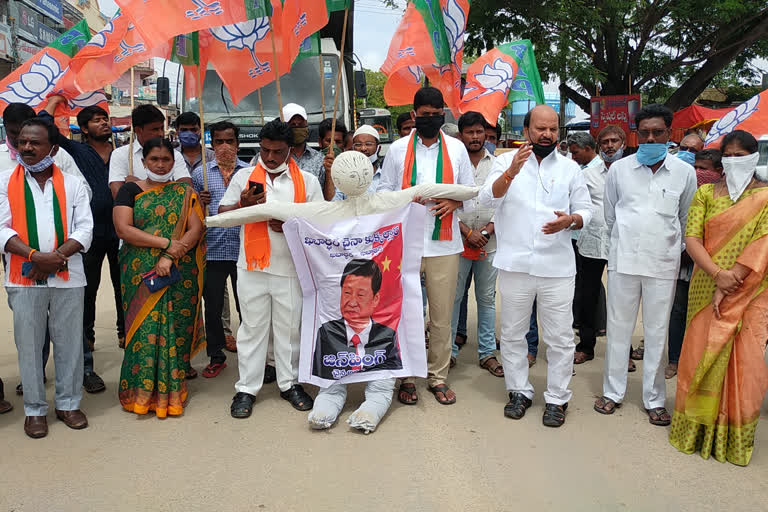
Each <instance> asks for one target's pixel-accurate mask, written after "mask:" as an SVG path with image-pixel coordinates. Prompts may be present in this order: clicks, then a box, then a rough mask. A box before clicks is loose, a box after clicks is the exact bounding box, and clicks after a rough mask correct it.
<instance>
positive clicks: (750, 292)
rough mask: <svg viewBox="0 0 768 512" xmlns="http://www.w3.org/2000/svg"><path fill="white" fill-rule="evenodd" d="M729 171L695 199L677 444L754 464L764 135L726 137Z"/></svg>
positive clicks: (765, 215) (767, 280) (759, 396)
mask: <svg viewBox="0 0 768 512" xmlns="http://www.w3.org/2000/svg"><path fill="white" fill-rule="evenodd" d="M721 148H722V149H721V151H722V153H723V168H724V177H723V179H721V181H720V182H718V183H714V184H709V185H703V186H702V187H701V188H699V189H698V191H697V192H696V195H695V196H694V198H693V201H692V202H691V209H690V211H689V213H688V226H687V228H686V238H685V241H686V246H687V250H688V253H689V254H690V255H691V257H692V258H693V261H694V262H696V267H695V269H694V272H693V276H692V278H691V286H690V291H689V295H688V300H689V302H688V326H687V328H686V332H685V339H684V341H683V350H682V354H681V357H680V362H679V366H678V377H677V397H676V399H675V413H674V417H673V418H672V427H671V431H670V434H669V441H670V443H671V444H672V446H674V447H675V448H677V449H678V450H680V451H681V452H684V453H693V452H695V451H700V452H701V456H702V457H704V458H708V457H709V456H710V455H711V454H713V455H714V457H715V459H717V460H719V461H720V462H725V461H726V460H727V461H729V462H731V463H733V464H737V465H740V466H746V465H747V464H748V463H749V460H750V458H751V457H752V451H753V448H754V441H755V428H756V427H757V422H758V419H759V418H760V406H761V404H762V402H763V397H764V396H765V392H766V389H768V369H767V368H766V365H765V360H764V356H765V344H766V339H768V183H766V181H765V180H766V179H768V177H766V176H757V175H756V174H755V172H756V164H757V160H758V156H759V155H758V153H757V141H756V140H755V138H754V137H752V135H750V134H749V133H747V132H744V131H741V130H737V131H734V132H732V133H730V134H728V135H726V136H725V138H723V142H722V145H721Z"/></svg>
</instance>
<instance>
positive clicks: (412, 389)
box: [397, 383, 419, 405]
mask: <svg viewBox="0 0 768 512" xmlns="http://www.w3.org/2000/svg"><path fill="white" fill-rule="evenodd" d="M397 399H398V400H399V401H400V403H401V404H405V405H416V402H418V401H419V395H417V394H416V385H415V384H407V383H406V384H400V389H399V390H398V391H397Z"/></svg>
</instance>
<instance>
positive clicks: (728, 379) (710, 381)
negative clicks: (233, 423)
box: [0, 87, 768, 465]
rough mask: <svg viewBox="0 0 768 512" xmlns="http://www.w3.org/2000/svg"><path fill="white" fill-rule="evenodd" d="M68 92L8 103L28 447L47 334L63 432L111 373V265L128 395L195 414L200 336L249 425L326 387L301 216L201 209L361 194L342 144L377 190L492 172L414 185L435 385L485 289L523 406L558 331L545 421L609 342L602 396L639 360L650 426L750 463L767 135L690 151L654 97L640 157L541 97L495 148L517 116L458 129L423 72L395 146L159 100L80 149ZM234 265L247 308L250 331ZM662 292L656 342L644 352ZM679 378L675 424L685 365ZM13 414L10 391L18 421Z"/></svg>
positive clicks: (405, 389)
mask: <svg viewBox="0 0 768 512" xmlns="http://www.w3.org/2000/svg"><path fill="white" fill-rule="evenodd" d="M60 101H63V99H62V98H60V97H53V98H51V100H50V101H49V103H48V105H47V107H46V110H44V111H42V112H40V113H39V114H36V113H35V112H34V111H33V110H32V109H31V108H29V107H27V106H25V105H20V104H12V105H10V106H8V107H7V108H6V109H5V111H4V112H3V121H4V124H5V126H6V130H7V133H8V137H7V145H8V149H9V151H8V152H7V153H2V152H0V167H2V171H3V172H2V173H1V174H0V248H2V252H3V255H4V266H5V286H6V290H7V293H8V301H9V305H10V308H11V310H12V311H13V320H14V338H15V341H16V346H17V349H18V360H19V370H20V374H21V384H20V385H19V387H18V388H17V392H18V393H20V394H22V393H23V396H24V410H25V415H26V419H25V424H24V430H25V432H26V433H27V435H29V436H30V437H33V438H39V437H43V436H45V435H47V433H48V427H47V420H46V416H47V412H48V403H47V401H46V396H45V380H46V374H45V365H46V362H47V359H48V352H49V346H50V343H51V340H52V342H53V357H54V360H55V362H56V385H55V388H56V393H55V412H56V416H57V417H58V418H59V419H61V420H62V421H63V422H64V423H65V424H66V425H68V426H69V427H71V428H74V429H81V428H85V427H87V425H88V420H87V418H86V416H85V414H84V413H83V412H82V411H81V410H80V402H81V399H82V390H83V389H85V391H86V392H89V393H97V392H100V391H103V390H104V389H105V387H106V386H105V384H104V381H103V379H102V378H101V377H100V376H99V375H98V374H97V373H96V371H95V369H96V367H95V365H94V358H93V348H94V343H95V334H94V319H95V303H96V296H97V291H98V288H99V285H100V277H101V268H102V264H103V262H104V260H105V259H106V260H107V261H108V264H109V270H110V277H111V281H112V287H113V292H114V300H115V307H116V314H117V325H116V328H117V337H118V340H119V344H120V346H121V347H122V348H124V350H125V353H124V358H123V364H122V367H121V371H120V379H119V389H118V390H117V392H118V397H119V400H120V403H121V404H122V406H123V408H124V409H125V410H126V411H130V412H134V413H136V414H146V413H148V412H149V411H154V413H155V414H156V415H157V416H158V417H161V418H162V417H166V416H167V415H172V416H177V415H180V414H182V413H183V411H184V407H185V406H186V403H187V401H188V391H187V385H186V381H187V380H188V379H192V378H195V377H196V376H197V371H196V370H195V369H194V368H193V367H192V365H191V359H192V358H193V357H194V356H195V354H196V353H197V352H198V350H200V349H201V348H202V347H203V346H205V348H206V355H207V364H206V366H205V367H204V369H203V370H202V372H201V373H202V376H203V377H204V378H215V377H217V376H219V375H220V373H221V372H222V371H223V370H224V369H225V368H226V367H227V358H228V355H227V352H231V353H236V357H237V368H238V374H239V378H238V380H237V382H236V384H235V395H234V398H233V400H232V404H231V415H232V416H233V417H235V418H247V417H249V416H250V415H251V413H252V410H253V405H254V401H255V399H256V395H257V394H258V393H259V391H260V389H261V388H262V386H263V385H264V384H267V383H271V382H275V381H276V383H277V386H278V387H279V389H280V396H281V397H282V398H283V399H285V400H286V401H288V402H289V403H290V404H291V405H292V406H293V407H294V408H295V409H297V410H300V411H311V410H312V409H313V405H315V404H314V399H313V398H312V396H311V395H310V394H309V393H308V392H307V391H306V390H305V389H304V388H303V386H302V385H301V384H299V377H298V361H299V351H300V325H301V309H302V293H301V288H300V286H299V281H298V278H297V275H296V269H295V267H294V264H293V261H292V259H291V255H290V252H289V249H288V245H287V243H286V240H285V237H284V235H283V234H282V224H283V223H282V222H281V221H278V220H275V219H272V220H269V221H265V222H254V223H251V224H246V225H245V226H242V227H231V228H218V227H208V228H206V227H205V217H206V216H208V215H215V214H217V213H224V212H227V211H233V210H236V209H238V208H243V207H248V206H252V205H256V204H261V203H264V202H268V201H283V202H289V203H290V202H294V203H304V202H309V201H333V200H344V199H345V198H346V196H345V195H344V194H343V193H342V192H341V191H339V190H336V187H335V186H334V183H333V177H332V172H331V171H332V168H333V163H334V161H335V160H336V159H337V158H338V155H339V154H340V153H341V152H343V151H353V152H358V153H362V154H363V155H364V156H365V157H366V158H367V159H368V160H369V161H370V163H371V165H372V166H373V169H374V175H373V180H372V182H371V184H370V186H369V188H368V193H370V194H373V193H376V192H381V191H396V190H401V189H405V188H408V187H411V186H414V185H419V184H425V183H448V184H460V185H469V186H475V187H477V188H478V192H479V193H478V195H477V197H476V198H475V199H472V200H469V201H464V202H459V201H454V200H451V199H435V200H432V199H430V198H419V200H420V202H422V203H424V204H425V205H426V206H427V212H428V213H427V219H426V222H425V228H424V229H425V230H424V248H423V255H422V260H421V274H422V295H423V300H424V307H425V338H426V350H427V389H428V390H429V391H430V392H431V393H432V394H433V395H434V398H435V399H436V400H437V401H438V402H439V403H440V404H444V405H450V404H454V403H456V401H457V396H456V393H455V392H454V391H453V390H452V389H451V388H450V386H449V383H448V377H449V373H450V368H452V367H453V366H454V365H455V364H456V360H457V356H458V352H459V350H460V349H461V348H462V347H463V346H465V344H466V343H467V339H468V333H467V310H468V307H467V302H468V301H469V291H470V288H471V283H472V281H474V296H475V300H476V302H477V336H476V339H477V362H478V364H479V366H480V367H481V368H482V370H483V371H488V372H489V373H490V374H491V375H493V376H495V377H499V378H503V379H504V381H505V388H506V391H507V393H508V401H507V403H506V404H505V405H504V407H503V411H504V415H505V416H507V417H509V418H513V419H516V420H520V419H521V418H523V417H524V415H525V413H526V411H527V409H528V408H530V407H531V405H532V403H533V400H534V388H533V385H532V384H531V382H530V380H529V368H530V367H531V366H532V365H533V364H535V363H536V360H537V354H538V341H539V335H540V339H541V341H543V342H544V343H545V344H546V346H547V354H546V355H547V383H546V390H545V391H544V393H543V398H544V402H545V408H544V414H543V417H542V422H543V424H544V425H546V426H550V427H559V426H561V425H563V424H564V422H565V419H566V410H567V407H568V403H569V402H570V400H571V397H572V392H571V390H570V388H569V385H570V380H571V377H572V375H573V374H574V370H573V369H574V365H580V364H586V363H588V362H589V361H592V360H593V359H594V357H595V347H596V344H597V338H598V337H600V336H603V335H604V336H606V345H605V347H606V348H605V368H604V374H603V393H602V396H601V397H600V398H598V399H597V400H596V402H595V404H594V409H595V411H596V412H598V413H601V414H605V415H609V414H613V413H614V412H615V410H616V409H617V408H618V407H620V406H621V405H622V403H623V402H624V400H625V394H626V389H627V385H628V378H627V374H628V372H632V371H634V370H635V365H634V362H633V358H634V359H637V358H641V359H642V360H643V367H642V370H643V377H642V390H643V393H642V402H643V407H644V409H645V410H646V411H647V415H648V421H649V422H650V423H651V424H653V425H660V426H667V425H670V424H671V430H670V442H671V443H672V445H673V446H675V447H676V448H677V449H679V450H680V451H683V452H686V453H692V452H694V451H697V450H698V451H700V452H701V454H702V456H705V457H706V456H709V455H710V454H713V455H714V456H715V457H716V458H717V459H718V460H721V461H725V460H728V461H730V462H733V463H735V464H740V465H746V464H747V463H748V462H749V459H750V456H751V453H752V450H753V445H754V432H755V426H756V424H757V421H758V418H759V415H760V406H761V403H762V399H763V396H764V394H765V391H766V389H767V388H768V369H766V366H765V364H764V360H763V354H764V351H765V346H766V340H767V339H768V322H766V321H765V313H764V312H765V310H766V301H768V291H766V290H767V289H768V236H766V235H768V183H766V180H768V176H764V175H762V174H760V173H759V172H758V171H757V169H758V168H757V158H758V152H757V142H756V141H755V139H754V137H753V136H752V135H750V134H749V133H746V132H743V131H734V132H732V133H730V134H728V135H726V136H725V137H724V138H723V140H722V142H721V143H720V149H719V150H717V149H704V148H703V147H704V143H703V141H702V140H701V138H700V137H699V136H698V135H696V134H691V135H688V136H686V137H685V138H684V139H683V140H682V141H681V143H680V146H679V150H678V151H677V153H676V154H673V153H671V152H669V141H670V136H671V130H670V126H671V123H672V112H671V111H670V110H669V109H667V108H666V107H663V106H660V105H648V106H646V107H644V108H642V109H641V110H640V111H639V112H638V113H637V115H636V118H635V123H636V125H637V138H638V142H639V146H638V148H637V150H636V152H633V151H632V150H631V149H632V148H629V147H627V143H626V141H627V135H626V134H625V133H624V131H623V130H622V129H621V128H619V127H617V126H607V127H606V128H604V129H603V130H602V131H601V132H600V133H599V134H598V136H597V138H596V139H594V138H593V137H592V136H591V135H589V134H588V133H572V134H570V135H569V136H568V138H567V139H566V141H565V143H566V144H565V148H564V149H565V151H562V150H560V149H559V148H558V139H559V119H558V115H557V113H556V112H555V111H554V110H553V109H552V108H550V107H548V106H544V105H540V106H536V107H534V108H533V109H532V110H531V111H530V112H528V114H527V115H526V116H525V121H524V135H525V139H526V141H525V143H524V144H523V145H522V146H521V147H520V148H519V149H517V150H514V151H506V152H504V151H499V152H498V153H499V154H498V156H496V155H495V153H496V152H495V149H496V144H497V143H498V138H499V136H500V134H499V132H498V128H497V127H494V126H492V125H490V124H489V123H488V122H487V121H486V120H485V119H484V118H483V116H482V115H481V114H479V113H477V112H467V113H465V114H463V115H462V116H461V117H460V118H459V119H458V123H457V124H456V125H453V126H450V125H446V123H445V117H444V104H443V97H442V95H441V93H440V91H439V90H437V89H434V88H431V87H425V88H422V89H420V90H419V91H418V92H417V93H416V95H415V97H414V101H413V111H412V112H411V113H408V114H403V115H401V116H399V117H398V118H397V123H396V124H397V130H398V132H399V135H400V138H399V139H398V140H397V141H395V142H394V143H393V144H392V145H391V146H390V147H389V148H388V151H387V153H386V156H385V157H382V156H380V150H381V146H380V135H379V133H378V132H377V131H376V130H375V129H374V128H373V127H371V126H367V125H363V126H361V127H359V128H357V129H356V130H355V131H353V132H352V131H349V130H347V128H346V127H345V126H344V125H343V124H342V123H341V122H339V121H336V122H335V123H334V122H333V120H331V119H327V120H325V121H323V122H322V123H321V124H320V126H319V141H320V150H317V149H314V148H312V147H310V146H309V145H308V144H307V140H308V135H309V131H308V116H307V112H306V111H305V110H304V108H303V107H301V106H300V105H297V104H293V103H291V104H288V105H285V107H284V108H283V111H282V118H283V119H284V121H281V120H280V119H275V120H273V121H270V122H268V123H266V124H265V126H264V127H263V129H262V131H261V133H260V149H259V154H258V155H257V156H256V157H254V158H253V160H252V161H251V162H244V161H242V160H240V159H239V158H238V152H239V151H238V150H239V146H238V136H239V133H238V127H237V126H236V125H235V124H233V123H231V122H229V121H220V122H217V123H214V124H212V125H210V126H209V130H210V134H211V148H210V149H209V148H206V147H204V144H201V132H200V119H199V118H198V116H197V115H196V114H194V113H191V112H187V113H184V114H182V115H180V116H179V117H178V118H177V119H176V121H175V129H176V130H177V133H178V140H179V142H180V148H179V149H178V150H177V149H175V148H174V147H173V146H172V145H171V143H170V142H169V141H168V140H167V139H164V138H163V137H164V135H165V129H164V126H165V119H164V116H163V114H162V112H161V111H160V110H158V109H157V108H156V107H154V106H151V105H142V106H139V107H137V108H136V109H135V110H134V111H133V113H132V125H133V131H134V134H135V140H134V141H133V144H132V145H127V146H123V147H120V148H117V149H113V146H112V144H111V140H110V138H111V136H112V134H111V128H110V125H109V116H108V114H107V113H106V112H105V111H104V110H102V109H101V108H99V107H88V108H86V109H83V110H82V112H80V114H79V115H78V118H77V120H78V124H79V126H80V128H81V130H82V132H83V134H84V136H85V142H76V141H73V140H70V139H68V138H67V137H64V136H62V135H61V134H59V132H58V130H57V129H56V127H55V125H54V123H53V118H52V116H51V113H52V112H53V111H54V110H55V108H56V105H57V104H58V102H60ZM564 153H565V154H564ZM360 158H362V157H360ZM363 160H365V159H363ZM203 162H205V165H203ZM366 165H367V163H366ZM374 266H375V265H374ZM606 269H607V281H606V283H607V285H606V286H605V287H604V286H603V279H604V273H605V270H606ZM375 270H376V269H372V270H371V272H369V273H368V274H370V275H368V274H366V275H367V276H368V277H369V278H370V277H371V276H372V275H373V274H375ZM227 281H230V282H231V287H232V290H233V292H234V297H233V300H234V303H235V308H236V311H237V313H238V315H239V318H240V323H239V328H238V329H237V333H236V335H235V333H234V331H233V330H232V314H231V312H230V302H231V301H230V297H229V294H228V283H227ZM497 288H498V290H499V292H500V294H501V301H500V304H501V311H500V313H501V314H500V315H497V311H496V297H495V294H496V290H497ZM373 293H374V294H375V293H377V290H376V289H375V286H374V290H373ZM641 302H642V308H643V321H642V327H643V337H644V343H643V346H642V347H639V348H638V349H637V350H632V345H631V339H632V333H633V331H634V328H635V325H636V323H637V316H638V310H639V307H640V304H641ZM427 307H428V315H427V314H426V311H427ZM497 317H500V324H501V329H500V331H498V332H497V330H496V321H497ZM427 318H428V320H427ZM80 319H82V321H80ZM575 333H578V337H579V340H578V343H577V342H576V339H575V336H576V334H575ZM667 344H668V349H667ZM355 346H357V344H356V345H355ZM665 352H667V354H668V356H667V357H668V360H667V362H666V363H667V364H666V365H665V364H664V361H663V359H664V354H665ZM675 376H677V396H676V400H675V408H674V411H673V414H670V412H668V411H667V410H666V408H665V403H666V384H665V377H666V378H668V379H669V378H674V377H675ZM369 394H370V400H371V401H375V407H374V409H375V410H376V411H377V412H376V414H378V415H379V417H382V416H384V414H385V413H386V411H387V409H388V408H389V406H390V403H391V401H392V398H393V394H395V395H396V396H397V398H398V400H399V401H400V402H401V403H403V404H406V405H413V404H415V403H417V402H418V400H419V395H418V393H417V387H416V383H415V379H413V378H405V379H402V380H401V381H400V383H399V386H398V385H397V382H396V381H395V379H382V380H379V381H374V382H371V383H369V384H368V387H367V389H366V400H369ZM345 397H346V387H345V386H343V385H342V384H341V383H337V384H334V385H332V386H331V387H330V388H328V389H323V390H321V392H320V393H319V395H318V402H321V401H322V402H323V407H324V410H325V409H328V408H331V409H334V408H337V409H339V410H340V407H337V406H338V404H339V403H340V404H342V405H343V403H344V398H345ZM11 407H12V405H11V403H10V402H8V401H7V400H5V399H4V397H3V395H2V384H1V381H0V412H6V411H8V410H10V409H11ZM309 414H310V415H309V422H310V425H311V426H313V427H314V428H328V427H330V426H331V425H332V424H333V422H334V421H335V418H336V415H337V414H338V411H336V415H331V417H332V418H333V421H327V418H326V420H323V421H320V420H318V419H317V418H316V417H315V418H314V419H313V416H312V414H313V413H312V412H310V413H309ZM315 416H317V415H315ZM324 417H325V416H324ZM376 423H377V422H376ZM374 428H375V426H374ZM370 430H371V429H370V428H369V429H368V430H366V431H370Z"/></svg>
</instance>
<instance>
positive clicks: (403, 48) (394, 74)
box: [381, 0, 469, 110]
mask: <svg viewBox="0 0 768 512" xmlns="http://www.w3.org/2000/svg"><path fill="white" fill-rule="evenodd" d="M468 15H469V0H440V2H439V3H438V2H436V1H428V0H409V2H408V6H407V8H406V10H405V14H404V16H403V19H402V21H401V22H400V25H399V26H398V27H397V30H396V32H395V35H394V36H393V38H392V42H391V43H390V46H389V53H388V54H387V59H386V60H385V61H384V64H383V65H382V66H381V72H382V73H384V74H385V75H387V82H386V84H385V85H384V99H385V100H386V103H387V105H407V104H409V103H412V102H413V95H414V94H415V93H416V91H417V90H418V89H419V88H420V87H421V83H422V80H423V79H424V78H425V77H426V78H428V79H429V82H430V84H431V85H432V86H434V87H437V88H438V89H440V91H441V92H442V93H443V98H444V99H445V102H446V103H447V104H448V106H449V107H450V108H451V109H454V110H458V107H459V103H460V102H461V66H462V61H463V59H462V55H463V51H464V31H465V29H466V25H467V16H468Z"/></svg>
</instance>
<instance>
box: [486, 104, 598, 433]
mask: <svg viewBox="0 0 768 512" xmlns="http://www.w3.org/2000/svg"><path fill="white" fill-rule="evenodd" d="M523 134H524V135H525V138H526V139H527V141H528V142H527V143H526V144H525V145H523V146H522V147H521V148H520V149H519V150H518V151H516V152H508V153H504V154H503V155H501V156H499V157H498V158H497V159H496V161H495V162H494V164H493V168H492V169H491V173H490V175H489V176H488V178H487V180H486V181H485V185H484V187H483V189H482V191H481V192H480V196H479V202H480V204H481V206H484V207H491V208H495V209H496V214H495V217H494V228H495V231H496V256H495V257H494V260H493V266H494V267H496V268H497V269H498V270H499V291H500V292H501V305H502V306H501V307H502V309H503V311H504V314H503V315H502V318H501V358H502V363H503V365H504V379H505V381H506V387H507V391H508V392H509V402H508V403H507V404H506V406H505V407H504V415H505V416H507V417H509V418H513V419H520V418H522V417H523V416H524V415H525V411H526V410H527V409H528V408H529V407H530V406H531V404H532V400H533V394H534V393H533V386H532V385H531V382H530V381H529V379H528V359H527V354H528V345H527V343H526V341H525V334H526V332H527V331H528V322H529V319H530V316H531V310H532V307H533V301H534V300H536V304H537V306H536V307H537V309H538V317H539V328H540V329H541V334H542V339H543V340H544V342H545V343H546V344H547V364H548V368H547V390H546V391H545V392H544V399H545V401H546V406H545V410H544V417H543V423H544V425H545V426H548V427H559V426H561V425H562V424H563V423H564V422H565V410H566V408H567V407H568V401H569V400H570V399H571V395H572V393H571V391H570V389H568V385H569V383H570V381H571V374H572V371H573V354H574V349H575V343H574V338H573V329H572V328H571V325H572V324H573V313H572V305H573V292H574V285H575V276H576V262H575V258H574V254H573V247H572V245H571V233H570V230H572V229H581V228H582V227H584V226H585V225H586V224H588V223H589V221H590V219H591V218H592V204H591V200H590V196H589V190H588V189H587V185H586V184H585V182H584V178H583V174H582V172H581V169H580V168H579V164H577V163H576V162H574V161H573V160H571V159H570V158H566V157H564V156H562V155H560V154H559V153H558V152H557V151H555V149H556V148H557V137H558V116H557V113H556V112H555V111H554V110H553V109H552V108H551V107H548V106H546V105H539V106H536V107H534V108H533V110H531V111H530V112H528V114H526V116H525V120H524V121H523Z"/></svg>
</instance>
